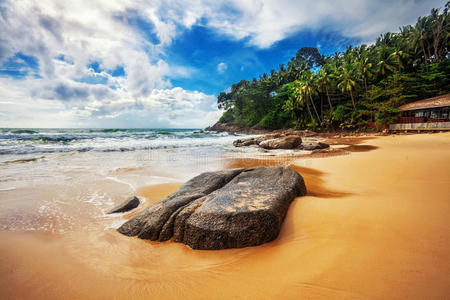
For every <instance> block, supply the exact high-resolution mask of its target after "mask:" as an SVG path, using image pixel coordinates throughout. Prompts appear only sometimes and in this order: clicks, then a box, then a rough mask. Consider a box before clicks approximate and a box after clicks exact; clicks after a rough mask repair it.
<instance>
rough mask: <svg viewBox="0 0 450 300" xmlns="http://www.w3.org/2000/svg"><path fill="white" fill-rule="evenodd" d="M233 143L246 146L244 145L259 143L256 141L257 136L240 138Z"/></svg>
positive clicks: (236, 145)
mask: <svg viewBox="0 0 450 300" xmlns="http://www.w3.org/2000/svg"><path fill="white" fill-rule="evenodd" d="M233 145H234V146H235V147H244V146H250V145H258V144H257V143H256V139H255V138H249V139H238V140H235V141H234V142H233Z"/></svg>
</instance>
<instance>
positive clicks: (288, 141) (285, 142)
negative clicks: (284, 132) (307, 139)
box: [259, 135, 302, 149]
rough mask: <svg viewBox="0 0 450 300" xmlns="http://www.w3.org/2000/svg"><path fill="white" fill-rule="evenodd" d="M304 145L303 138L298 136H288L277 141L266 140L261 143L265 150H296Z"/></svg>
mask: <svg viewBox="0 0 450 300" xmlns="http://www.w3.org/2000/svg"><path fill="white" fill-rule="evenodd" d="M301 143H302V138H301V137H299V136H297V135H288V136H284V137H280V138H276V139H270V140H265V141H262V142H261V143H259V146H260V147H261V148H264V149H295V148H298V147H299V146H300V145H301Z"/></svg>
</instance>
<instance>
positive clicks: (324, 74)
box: [317, 67, 333, 110]
mask: <svg viewBox="0 0 450 300" xmlns="http://www.w3.org/2000/svg"><path fill="white" fill-rule="evenodd" d="M317 82H318V84H319V85H320V87H322V88H324V89H325V93H326V94H327V98H328V104H329V105H330V109H331V110H333V105H332V104H331V99H330V94H329V93H328V86H329V85H330V83H331V78H330V74H329V73H328V71H327V70H325V67H322V68H321V69H320V70H319V72H318V73H317Z"/></svg>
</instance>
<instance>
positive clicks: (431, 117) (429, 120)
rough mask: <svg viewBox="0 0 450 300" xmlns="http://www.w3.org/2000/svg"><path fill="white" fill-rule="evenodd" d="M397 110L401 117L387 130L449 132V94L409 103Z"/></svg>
mask: <svg viewBox="0 0 450 300" xmlns="http://www.w3.org/2000/svg"><path fill="white" fill-rule="evenodd" d="M399 109H400V110H401V111H402V113H401V116H399V117H398V119H397V121H396V123H395V124H391V125H389V130H393V131H396V130H416V131H420V130H450V94H446V95H442V96H438V97H433V98H430V99H425V100H420V101H416V102H411V103H408V104H405V105H402V106H400V107H399Z"/></svg>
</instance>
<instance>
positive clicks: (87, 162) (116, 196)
mask: <svg viewBox="0 0 450 300" xmlns="http://www.w3.org/2000/svg"><path fill="white" fill-rule="evenodd" d="M237 138H238V137H236V136H234V135H230V134H228V133H215V132H204V131H202V130H199V129H41V128H31V129H30V128H27V129H19V128H16V129H11V128H3V129H0V230H19V231H44V232H50V233H57V234H63V233H65V232H67V231H71V230H72V229H73V228H78V229H80V228H83V229H86V230H88V229H89V228H91V227H92V226H94V227H98V226H101V227H102V228H103V227H104V228H114V227H117V226H118V224H120V223H121V222H123V221H124V220H123V219H122V216H121V215H117V216H109V215H105V211H108V210H109V209H110V208H112V207H113V206H114V205H115V204H117V203H120V202H121V201H123V200H125V199H126V198H127V197H129V196H132V195H134V194H136V192H137V191H138V189H140V188H142V187H146V186H150V185H158V184H168V183H182V182H185V181H187V180H189V179H190V178H191V177H193V176H195V175H198V174H200V173H202V172H206V171H213V170H219V169H223V168H226V167H227V162H228V161H229V159H231V158H232V157H233V156H234V155H236V156H241V155H242V154H243V152H245V151H247V152H249V151H255V150H254V149H253V150H252V149H242V148H235V147H234V146H233V145H232V142H233V140H235V139H237ZM249 153H250V152H249ZM142 200H143V201H145V199H142Z"/></svg>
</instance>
